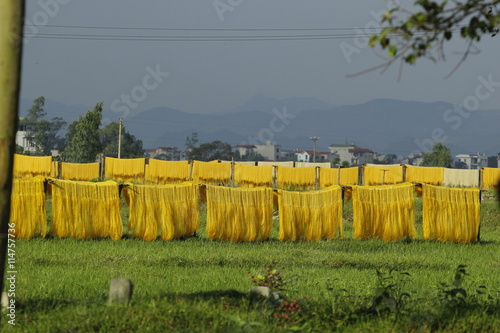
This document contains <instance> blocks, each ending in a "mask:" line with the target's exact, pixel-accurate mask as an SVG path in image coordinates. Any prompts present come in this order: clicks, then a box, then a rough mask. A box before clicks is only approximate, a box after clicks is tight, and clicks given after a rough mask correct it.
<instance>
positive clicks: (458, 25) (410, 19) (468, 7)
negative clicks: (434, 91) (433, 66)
mask: <svg viewBox="0 0 500 333" xmlns="http://www.w3.org/2000/svg"><path fill="white" fill-rule="evenodd" d="M499 3H500V0H493V1H487V0H456V1H453V2H451V1H447V0H445V1H430V0H417V1H415V2H414V7H413V8H414V10H408V9H407V8H403V6H400V5H397V6H395V7H394V8H392V9H390V10H387V11H386V12H385V14H384V15H383V17H382V18H381V23H382V24H383V28H382V30H381V32H380V33H379V34H376V35H372V36H371V39H370V45H371V46H372V47H373V46H375V45H379V46H381V47H382V49H384V50H387V52H388V56H389V60H388V61H387V62H385V63H383V64H381V65H379V66H376V67H373V68H371V69H369V70H376V69H382V70H384V69H385V68H387V67H388V66H390V65H391V64H392V63H394V62H395V61H396V60H401V61H402V62H405V63H408V64H413V63H415V62H416V61H417V60H418V59H419V58H428V59H431V60H433V61H439V60H444V58H445V52H444V44H445V43H446V42H448V41H450V40H451V39H452V38H453V37H454V36H458V37H459V38H462V39H463V40H465V41H467V47H466V49H465V51H464V54H463V57H462V59H461V60H460V61H459V63H458V64H457V65H456V66H455V68H454V69H453V70H452V71H451V72H450V75H451V74H452V73H453V72H454V71H455V70H456V69H457V68H458V66H459V65H460V64H461V63H462V62H463V61H464V60H465V59H466V58H467V56H468V55H469V53H470V52H471V50H474V46H475V45H474V44H475V43H476V42H479V41H480V40H481V38H482V37H483V36H484V35H485V34H488V35H491V36H495V35H496V34H498V32H499V23H500V10H498V9H497V7H496V6H497V4H499ZM363 72H364V71H363Z"/></svg>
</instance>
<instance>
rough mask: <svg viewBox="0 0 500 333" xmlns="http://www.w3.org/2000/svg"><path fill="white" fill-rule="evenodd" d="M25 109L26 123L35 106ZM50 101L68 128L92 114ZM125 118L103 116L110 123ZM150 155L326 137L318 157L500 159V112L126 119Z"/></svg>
mask: <svg viewBox="0 0 500 333" xmlns="http://www.w3.org/2000/svg"><path fill="white" fill-rule="evenodd" d="M32 103H33V102H32V101H28V100H22V101H21V106H20V110H21V115H24V114H25V113H26V110H28V109H29V107H30V106H31V105H32ZM92 108H93V107H85V106H81V105H73V106H68V105H64V104H62V103H58V102H55V101H51V100H46V105H45V110H46V111H47V113H48V118H52V117H63V118H64V119H65V120H66V121H67V122H68V123H70V122H72V121H74V120H75V119H77V117H78V115H80V114H84V113H85V111H87V110H88V109H92ZM118 116H119V115H117V114H116V113H113V112H112V111H110V110H104V115H103V118H104V119H103V122H104V123H109V122H110V121H117V118H118ZM123 122H124V125H125V127H126V129H127V131H129V132H130V133H131V134H133V135H135V136H136V137H137V138H139V139H141V140H142V141H143V143H144V147H145V148H148V149H151V148H156V147H168V146H170V147H178V148H179V149H184V148H185V147H184V144H185V141H186V137H188V136H191V134H192V133H194V132H197V133H198V138H199V142H200V143H202V142H210V141H213V140H221V141H225V142H228V143H230V144H231V145H238V144H265V141H266V140H272V141H276V142H278V143H279V144H280V145H281V146H282V149H288V150H295V149H299V150H303V149H308V150H311V149H312V141H311V140H310V139H309V138H310V137H311V136H317V137H320V140H319V141H317V150H318V151H327V150H328V146H330V145H331V144H339V143H354V144H356V145H358V146H360V147H363V148H369V149H371V150H373V151H375V152H378V153H393V154H396V155H398V156H400V157H402V156H406V155H408V154H410V153H413V152H420V151H428V150H430V148H431V147H432V144H434V143H435V142H436V141H439V140H443V142H444V144H445V145H446V146H448V147H449V148H450V149H451V151H452V153H453V154H458V153H477V152H482V153H486V154H488V155H496V154H497V153H499V152H500V128H499V126H500V110H483V111H474V112H471V111H467V110H463V109H458V108H456V107H454V106H453V105H452V104H450V103H446V102H435V103H423V102H415V101H401V100H392V99H376V100H372V101H370V102H368V103H364V104H359V105H344V106H333V105H330V104H328V103H325V102H322V101H320V100H317V99H313V98H308V97H293V98H288V99H283V100H278V99H273V98H270V97H266V96H264V95H256V96H254V97H253V98H251V99H249V100H248V101H246V102H245V103H243V104H242V105H241V106H239V107H237V108H234V109H232V110H226V111H222V112H220V113H215V114H194V113H188V112H184V111H180V110H175V109H171V108H168V107H158V108H153V109H150V110H146V111H144V112H141V113H139V114H137V115H134V116H129V117H127V118H125V119H124V121H123Z"/></svg>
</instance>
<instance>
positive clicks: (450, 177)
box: [443, 168, 479, 187]
mask: <svg viewBox="0 0 500 333" xmlns="http://www.w3.org/2000/svg"><path fill="white" fill-rule="evenodd" d="M443 185H444V186H449V187H479V170H467V169H449V168H444V177H443Z"/></svg>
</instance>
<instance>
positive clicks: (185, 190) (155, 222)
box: [123, 183, 200, 241]
mask: <svg viewBox="0 0 500 333" xmlns="http://www.w3.org/2000/svg"><path fill="white" fill-rule="evenodd" d="M197 190H198V185H195V184H193V183H188V184H176V185H157V186H153V185H134V184H127V186H126V187H125V188H124V191H123V193H124V195H125V198H126V201H127V203H128V204H129V206H130V213H129V214H130V215H129V223H128V228H129V230H131V231H132V236H133V237H137V238H141V239H143V240H146V241H151V240H154V239H156V238H157V237H158V234H159V233H160V234H161V239H162V240H172V239H175V238H180V237H185V236H189V235H191V234H193V233H194V232H195V231H196V230H197V229H198V227H199V223H200V222H199V211H198V193H197Z"/></svg>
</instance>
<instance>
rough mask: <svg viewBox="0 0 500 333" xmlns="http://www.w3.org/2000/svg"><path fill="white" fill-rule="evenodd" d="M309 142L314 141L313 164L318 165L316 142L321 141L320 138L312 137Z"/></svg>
mask: <svg viewBox="0 0 500 333" xmlns="http://www.w3.org/2000/svg"><path fill="white" fill-rule="evenodd" d="M309 140H312V141H313V162H314V163H316V141H318V140H319V137H317V136H311V137H310V138H309Z"/></svg>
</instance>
